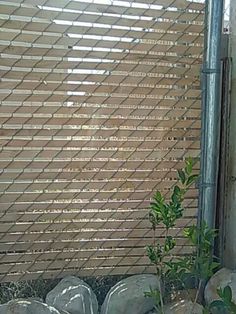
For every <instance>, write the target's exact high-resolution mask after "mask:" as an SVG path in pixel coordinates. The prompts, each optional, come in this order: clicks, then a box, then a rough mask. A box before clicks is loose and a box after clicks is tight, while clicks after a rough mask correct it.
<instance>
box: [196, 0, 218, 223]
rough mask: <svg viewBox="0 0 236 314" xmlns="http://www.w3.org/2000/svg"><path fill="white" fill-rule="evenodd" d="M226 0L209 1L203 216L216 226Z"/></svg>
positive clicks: (206, 50)
mask: <svg viewBox="0 0 236 314" xmlns="http://www.w3.org/2000/svg"><path fill="white" fill-rule="evenodd" d="M223 4H224V0H207V1H206V19H205V21H206V23H205V27H206V31H205V54H204V63H203V71H202V72H203V73H202V74H203V77H202V78H203V81H202V84H203V100H202V106H203V108H202V142H201V143H202V144H201V145H202V146H201V152H202V153H201V177H200V201H199V208H200V216H201V217H200V219H201V221H203V220H204V221H205V222H206V223H207V225H208V226H209V227H210V228H214V227H215V215H216V195H217V178H218V160H219V138H220V81H221V78H220V77H221V76H220V68H221V63H220V55H221V35H222V20H223Z"/></svg>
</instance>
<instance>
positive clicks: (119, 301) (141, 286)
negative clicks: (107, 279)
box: [101, 274, 159, 314]
mask: <svg viewBox="0 0 236 314" xmlns="http://www.w3.org/2000/svg"><path fill="white" fill-rule="evenodd" d="M158 287H159V280H158V278H157V276H155V275H151V274H147V275H145V274H143V275H134V276H131V277H128V278H126V279H123V280H121V281H120V282H118V283H117V284H116V285H115V286H113V287H112V288H111V289H110V291H109V292H108V294H107V296H106V298H105V301H104V303H103V305H102V308H101V314H145V313H147V312H149V311H151V310H152V309H153V307H154V302H153V300H152V298H149V297H145V292H149V291H150V289H158Z"/></svg>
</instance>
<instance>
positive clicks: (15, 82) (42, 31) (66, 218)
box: [0, 0, 204, 281]
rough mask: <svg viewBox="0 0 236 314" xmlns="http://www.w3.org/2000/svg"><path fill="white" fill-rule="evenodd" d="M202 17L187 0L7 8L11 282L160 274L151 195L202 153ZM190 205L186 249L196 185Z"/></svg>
mask: <svg viewBox="0 0 236 314" xmlns="http://www.w3.org/2000/svg"><path fill="white" fill-rule="evenodd" d="M203 19H204V4H203V3H197V2H190V1H186V0H176V1H174V0H145V1H144V0H143V1H142V0H138V1H132V2H128V1H123V0H122V1H110V0H103V1H102V0H87V1H80V0H8V1H2V0H1V1H0V27H1V29H0V53H1V58H0V73H1V74H0V75H1V85H0V100H1V106H0V126H1V131H0V132H1V133H0V139H1V147H2V149H1V152H0V167H1V175H0V193H1V196H0V203H1V206H0V278H1V280H2V281H9V280H19V279H33V278H37V277H39V276H43V277H45V278H50V277H57V276H64V275H66V274H75V273H78V274H80V275H108V274H124V273H129V274H130V273H139V272H144V271H152V269H151V267H150V263H149V261H148V259H147V257H146V256H145V246H146V245H147V244H149V243H151V242H152V231H151V230H150V224H149V222H148V219H147V213H148V207H149V202H150V198H151V197H152V195H153V193H154V191H155V190H156V189H159V190H161V191H163V192H165V193H166V195H168V194H169V193H170V192H169V189H170V188H171V186H172V185H173V183H174V178H175V177H176V169H177V168H179V167H181V166H182V165H183V160H184V158H185V157H186V156H193V157H194V156H199V146H200V145H199V134H200V103H201V100H200V96H201V90H200V82H199V72H200V67H201V58H202V52H203V28H204V25H203ZM186 208H187V210H186V213H185V217H184V218H183V219H182V221H181V222H180V223H179V225H178V227H177V228H175V229H173V230H172V232H173V234H176V235H178V246H177V248H176V254H185V253H188V252H189V251H190V250H191V248H190V247H188V246H186V245H185V244H186V243H185V240H184V239H183V238H182V228H183V227H184V226H186V225H188V224H189V223H193V221H195V217H196V211H197V191H196V190H194V189H192V190H191V191H190V193H189V194H188V198H187V200H186ZM156 234H157V235H158V236H160V241H162V238H161V236H162V229H161V228H160V229H159V230H157V231H156Z"/></svg>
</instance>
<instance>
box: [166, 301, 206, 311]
mask: <svg viewBox="0 0 236 314" xmlns="http://www.w3.org/2000/svg"><path fill="white" fill-rule="evenodd" d="M202 312H203V306H202V305H200V304H198V303H195V304H194V303H193V302H192V301H190V300H181V301H179V302H175V303H171V304H167V305H165V306H164V313H165V314H190V313H191V314H202Z"/></svg>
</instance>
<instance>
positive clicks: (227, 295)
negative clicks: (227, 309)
mask: <svg viewBox="0 0 236 314" xmlns="http://www.w3.org/2000/svg"><path fill="white" fill-rule="evenodd" d="M223 295H224V299H225V300H226V301H227V302H231V300H232V289H231V288H230V286H226V287H225V288H224V290H223Z"/></svg>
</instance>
